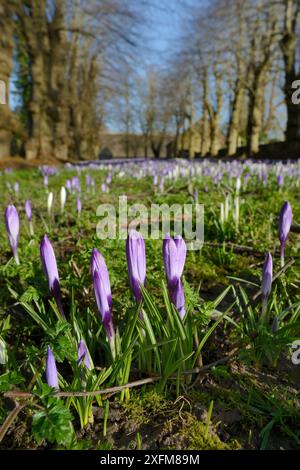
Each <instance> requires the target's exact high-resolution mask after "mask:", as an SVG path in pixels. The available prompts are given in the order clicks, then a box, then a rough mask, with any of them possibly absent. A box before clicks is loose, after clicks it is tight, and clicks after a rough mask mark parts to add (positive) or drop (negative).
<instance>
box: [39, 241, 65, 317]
mask: <svg viewBox="0 0 300 470" xmlns="http://www.w3.org/2000/svg"><path fill="white" fill-rule="evenodd" d="M40 255H41V260H42V265H43V270H44V273H45V276H46V277H47V279H48V283H49V290H50V292H51V293H52V295H53V297H54V298H55V301H56V304H57V307H58V310H59V311H60V314H61V316H62V318H63V319H65V314H64V311H63V308H62V303H61V295H60V286H59V276H58V270H57V264H56V258H55V254H54V251H53V248H52V245H51V243H50V240H49V238H48V237H47V235H44V237H43V239H42V241H41V245H40Z"/></svg>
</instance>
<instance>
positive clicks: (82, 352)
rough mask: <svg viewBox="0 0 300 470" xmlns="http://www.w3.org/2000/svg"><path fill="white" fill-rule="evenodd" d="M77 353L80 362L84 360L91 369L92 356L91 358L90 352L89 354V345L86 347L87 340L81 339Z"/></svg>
mask: <svg viewBox="0 0 300 470" xmlns="http://www.w3.org/2000/svg"><path fill="white" fill-rule="evenodd" d="M77 354H78V364H79V365H80V364H81V363H82V362H83V363H84V365H85V366H86V367H87V368H88V369H89V370H91V369H92V366H91V363H90V358H89V354H88V350H87V347H86V344H85V342H84V341H83V340H82V339H81V340H80V341H79V343H78V351H77Z"/></svg>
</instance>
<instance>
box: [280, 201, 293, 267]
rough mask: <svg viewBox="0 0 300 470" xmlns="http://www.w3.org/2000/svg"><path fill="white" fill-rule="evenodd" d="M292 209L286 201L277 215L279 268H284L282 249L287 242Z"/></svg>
mask: <svg viewBox="0 0 300 470" xmlns="http://www.w3.org/2000/svg"><path fill="white" fill-rule="evenodd" d="M292 218H293V214H292V208H291V205H290V203H289V202H288V201H286V202H285V203H284V204H283V206H282V208H281V211H280V214H279V227H278V228H279V241H280V259H281V267H283V266H284V248H285V243H286V241H287V238H288V235H289V232H290V228H291V225H292Z"/></svg>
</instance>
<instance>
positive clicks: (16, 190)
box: [14, 181, 20, 195]
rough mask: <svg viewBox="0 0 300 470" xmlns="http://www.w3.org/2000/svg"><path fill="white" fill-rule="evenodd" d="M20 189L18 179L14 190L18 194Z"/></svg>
mask: <svg viewBox="0 0 300 470" xmlns="http://www.w3.org/2000/svg"><path fill="white" fill-rule="evenodd" d="M19 190H20V185H19V183H18V181H16V182H15V184H14V192H15V194H16V195H18V194H19Z"/></svg>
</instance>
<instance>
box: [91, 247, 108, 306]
mask: <svg viewBox="0 0 300 470" xmlns="http://www.w3.org/2000/svg"><path fill="white" fill-rule="evenodd" d="M95 271H98V272H99V275H100V277H101V279H102V282H103V286H104V289H105V292H106V296H107V301H108V305H109V307H110V309H111V307H112V296H111V288H110V282H109V274H108V270H107V267H106V264H105V261H104V258H103V256H102V254H101V253H100V252H99V251H98V250H97V248H94V249H93V251H92V257H91V273H92V277H93V276H94V272H95Z"/></svg>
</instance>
